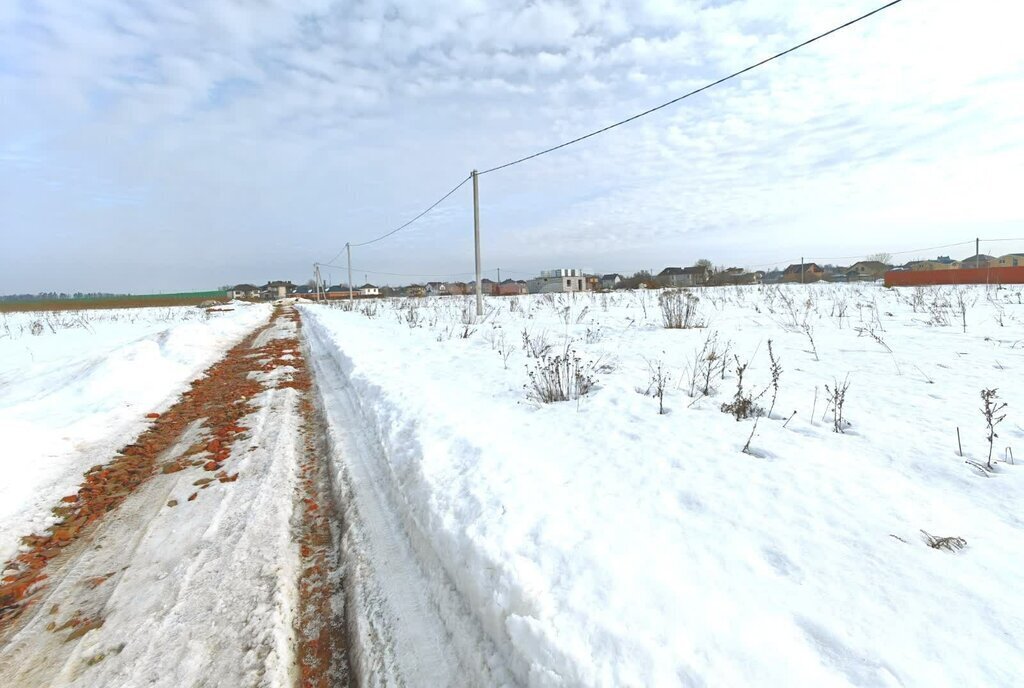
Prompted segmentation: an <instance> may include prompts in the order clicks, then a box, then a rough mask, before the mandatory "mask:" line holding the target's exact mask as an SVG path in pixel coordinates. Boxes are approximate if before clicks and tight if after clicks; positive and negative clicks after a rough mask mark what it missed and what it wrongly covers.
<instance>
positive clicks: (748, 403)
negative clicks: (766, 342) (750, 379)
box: [721, 356, 764, 421]
mask: <svg viewBox="0 0 1024 688" xmlns="http://www.w3.org/2000/svg"><path fill="white" fill-rule="evenodd" d="M733 358H734V359H735V360H736V393H735V394H734V395H733V398H732V401H729V402H726V403H724V404H722V406H721V409H722V412H723V413H729V414H732V416H733V417H734V418H735V419H736V420H737V421H740V420H743V419H744V418H753V417H756V416H760V415H762V414H763V413H764V409H762V408H761V407H760V406H758V405H757V404H755V403H754V398H753V397H752V396H751V395H750V393H749V392H748V393H745V392H744V391H743V374H744V373H745V372H746V371H747V367H748V366H749V365H750V363H749V362H747V363H740V357H739V356H734V357H733Z"/></svg>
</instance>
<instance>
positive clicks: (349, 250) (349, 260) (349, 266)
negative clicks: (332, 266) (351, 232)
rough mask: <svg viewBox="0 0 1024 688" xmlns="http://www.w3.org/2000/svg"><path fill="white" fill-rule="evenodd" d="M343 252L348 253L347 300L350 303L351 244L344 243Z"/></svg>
mask: <svg viewBox="0 0 1024 688" xmlns="http://www.w3.org/2000/svg"><path fill="white" fill-rule="evenodd" d="M345 253H347V254H348V302H349V304H351V303H352V298H353V296H352V246H351V245H349V244H345Z"/></svg>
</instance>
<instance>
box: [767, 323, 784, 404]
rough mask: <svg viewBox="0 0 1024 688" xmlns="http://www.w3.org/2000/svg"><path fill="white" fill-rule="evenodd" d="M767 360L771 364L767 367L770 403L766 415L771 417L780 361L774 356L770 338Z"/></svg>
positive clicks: (779, 374)
mask: <svg viewBox="0 0 1024 688" xmlns="http://www.w3.org/2000/svg"><path fill="white" fill-rule="evenodd" d="M768 360H769V361H771V366H770V367H769V368H768V370H769V372H771V375H772V403H771V405H770V406H769V407H768V417H769V418H771V417H772V411H774V410H775V401H776V400H777V399H778V398H779V378H781V377H782V363H781V361H779V359H777V358H775V351H774V350H773V349H772V340H770V339H769V340H768Z"/></svg>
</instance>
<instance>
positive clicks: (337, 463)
mask: <svg viewBox="0 0 1024 688" xmlns="http://www.w3.org/2000/svg"><path fill="white" fill-rule="evenodd" d="M305 334H306V342H307V346H308V354H307V357H308V359H309V362H310V365H311V367H312V369H313V372H314V379H315V383H316V389H317V392H318V396H319V401H320V404H321V412H322V413H323V414H324V417H325V419H326V422H327V431H328V446H329V450H330V456H331V459H332V461H333V462H334V470H335V471H336V477H335V480H334V484H335V485H336V494H335V498H336V499H337V500H338V507H339V509H340V510H341V511H342V513H343V518H342V521H343V523H344V524H345V529H346V530H345V536H344V540H343V547H344V550H343V558H344V560H345V562H346V563H345V574H346V575H345V587H346V599H347V601H348V603H349V605H350V608H349V614H348V618H349V642H350V643H351V646H350V662H351V664H352V669H353V672H354V674H355V676H356V677H357V679H358V683H359V685H368V686H403V685H404V686H431V687H435V686H437V687H441V686H501V685H511V684H513V682H512V679H511V677H510V675H509V672H508V670H507V669H506V667H505V665H504V661H503V659H502V658H501V656H500V654H499V653H498V651H497V648H496V647H495V646H494V644H493V643H492V642H491V641H490V639H489V638H488V637H487V636H486V634H485V633H484V632H483V630H482V629H481V628H480V626H479V624H478V623H477V622H476V620H475V618H474V617H473V615H472V614H471V613H470V611H469V610H468V609H467V608H466V606H465V603H464V601H463V600H462V598H461V597H460V596H459V593H458V592H457V591H456V589H455V587H454V585H453V584H452V581H451V580H450V579H449V578H448V576H447V574H446V573H445V570H444V567H443V566H441V564H440V562H439V561H438V560H437V557H436V555H434V554H433V551H432V550H431V549H430V546H429V543H428V541H427V539H426V538H425V537H424V533H423V530H422V528H423V526H422V525H421V524H419V523H416V522H414V521H411V520H403V518H402V517H401V516H402V515H403V514H408V509H407V508H403V507H402V506H401V505H400V504H399V503H398V500H401V499H402V497H401V495H400V491H399V490H397V489H396V487H397V485H396V480H397V478H396V476H395V475H394V474H393V473H391V472H390V469H389V468H388V463H387V461H386V460H385V458H384V456H383V454H382V449H381V446H380V444H379V443H378V442H377V440H376V439H375V438H374V437H373V435H372V433H371V432H370V431H369V430H368V426H369V423H368V421H367V419H366V418H365V417H364V416H363V414H362V411H361V409H360V406H359V402H358V399H357V397H356V395H355V394H354V391H353V389H352V386H351V384H350V383H349V382H348V379H347V376H346V373H345V372H344V364H343V361H344V360H345V359H344V355H343V354H342V353H341V352H340V351H338V350H337V349H336V348H335V346H334V345H333V344H332V343H331V341H330V340H329V339H327V338H325V337H324V336H323V334H322V330H320V329H319V328H318V327H317V326H316V324H315V322H310V321H309V320H307V322H306V326H305Z"/></svg>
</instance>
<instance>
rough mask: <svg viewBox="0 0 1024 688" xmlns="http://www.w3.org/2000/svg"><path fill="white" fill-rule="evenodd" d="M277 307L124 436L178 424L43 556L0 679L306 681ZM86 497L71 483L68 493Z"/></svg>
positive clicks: (290, 431) (296, 375)
mask: <svg viewBox="0 0 1024 688" xmlns="http://www.w3.org/2000/svg"><path fill="white" fill-rule="evenodd" d="M288 315H289V314H288V313H287V312H285V313H282V314H280V315H279V316H278V317H277V318H276V319H275V320H274V322H273V323H272V324H271V325H270V326H268V327H265V328H263V329H262V330H260V331H259V332H258V333H257V334H256V335H254V336H252V337H250V338H249V339H248V340H247V341H246V342H243V344H241V345H239V346H238V347H236V348H235V349H233V350H232V351H231V352H229V353H228V355H227V357H226V358H225V359H224V360H223V361H221V362H220V363H218V364H217V365H216V366H215V367H214V368H212V369H211V370H210V371H208V374H207V376H206V377H205V378H204V381H200V382H199V383H197V384H196V385H194V386H193V389H192V391H191V392H190V393H189V394H188V395H186V397H185V398H184V399H183V400H182V401H181V402H179V404H178V405H176V406H175V407H173V408H172V409H170V410H169V411H168V412H166V413H165V414H164V416H163V417H162V418H161V419H160V420H159V421H157V423H156V426H157V427H156V428H155V429H154V430H153V431H151V432H150V434H147V435H143V436H142V437H141V438H140V439H139V440H138V441H137V444H138V445H139V446H143V445H144V446H150V445H151V444H153V441H152V438H151V435H153V434H155V433H158V432H159V428H160V426H161V424H164V425H166V426H167V427H170V428H171V429H176V428H177V427H178V424H179V421H181V419H184V418H186V417H188V418H189V422H187V423H185V427H184V430H183V432H181V433H180V434H178V436H177V438H176V441H174V442H173V444H171V446H169V447H168V448H167V449H166V450H164V451H161V452H160V453H159V455H158V456H156V457H154V459H155V466H157V467H163V469H162V470H158V471H156V472H155V473H154V474H153V475H152V476H151V477H149V478H148V479H147V480H145V481H144V482H142V483H141V484H140V485H139V486H138V487H137V488H135V489H134V490H133V491H131V493H130V494H128V495H127V496H125V497H123V501H121V502H120V503H119V506H117V508H116V509H115V510H113V511H111V512H110V513H109V514H107V515H106V516H105V517H103V518H101V519H99V520H98V521H97V522H96V524H95V525H94V526H92V527H91V528H89V527H86V528H83V529H82V530H81V533H82V535H81V536H80V537H78V538H76V539H74V540H73V541H72V542H71V543H70V544H67V545H66V546H64V547H63V548H62V549H61V550H60V551H59V554H57V556H55V557H52V558H48V559H49V560H48V562H47V565H46V566H45V568H43V569H42V571H43V573H44V574H45V579H43V582H42V585H41V586H40V587H39V588H38V591H37V592H36V593H35V594H34V595H31V594H30V596H29V598H28V599H27V600H26V601H27V602H28V607H27V608H26V609H25V611H24V613H23V614H21V616H20V618H18V617H15V620H14V623H13V624H12V625H11V626H10V627H8V628H6V629H4V630H3V632H0V685H5V686H26V687H28V686H98V685H112V686H113V685H116V686H143V685H146V686H199V685H218V686H286V685H292V684H295V683H296V682H297V679H298V677H299V675H300V673H301V674H302V677H303V680H304V681H305V679H306V676H305V674H304V673H303V672H301V671H300V668H299V667H298V666H297V663H296V656H298V655H300V654H302V648H304V647H305V646H306V645H307V642H306V639H305V635H306V630H307V629H305V628H304V627H303V622H302V619H301V618H300V616H301V615H300V614H299V613H298V612H297V609H298V608H299V607H300V605H301V603H302V600H300V599H299V584H300V580H301V581H303V585H304V586H305V585H306V582H307V579H308V578H309V576H308V569H307V568H306V567H305V561H304V558H305V557H307V556H310V555H311V549H310V547H309V546H306V545H305V544H304V547H303V551H302V553H300V551H299V545H298V542H303V543H305V542H306V539H305V538H304V524H303V514H302V513H301V512H299V511H298V510H297V509H295V506H296V504H298V503H302V500H303V499H308V498H307V497H306V496H305V495H304V494H303V493H302V491H301V489H300V483H299V471H300V467H304V466H306V465H308V462H304V459H308V457H304V456H303V452H304V450H305V449H306V448H307V445H306V444H305V443H304V440H306V439H307V438H305V437H304V432H305V430H306V429H307V428H306V427H304V423H305V422H306V419H305V418H304V414H303V409H302V405H301V404H300V401H301V399H302V397H303V395H304V394H305V391H304V389H303V384H302V381H301V375H302V370H301V353H300V351H299V346H298V339H297V337H298V323H297V322H296V320H295V319H293V318H291V317H288ZM197 385H198V386H197ZM189 414H191V416H197V415H199V414H204V415H203V416H202V417H196V418H194V419H191V416H190V415H189ZM120 470H121V469H116V468H115V469H113V470H111V471H109V472H110V473H112V474H116V473H117V472H118V471H120ZM101 472H107V471H101ZM112 489H114V490H121V489H125V488H123V486H122V485H121V484H120V483H113V488H112ZM118 496H119V495H118ZM88 497H89V494H88V493H84V492H81V491H80V497H79V502H80V503H83V504H84V502H86V501H87V499H88ZM83 508H84V507H83ZM313 544H315V543H313ZM324 544H325V545H326V546H328V547H329V546H330V542H329V541H328V542H326V543H324ZM314 584H315V582H314ZM304 590H305V587H304ZM326 623H328V619H322V618H321V619H317V626H318V628H319V627H322V626H324V625H325V624H326ZM307 654H308V653H307ZM302 656H306V654H303V655H302ZM342 674H343V671H342ZM337 677H338V674H337V673H336V674H334V675H333V678H334V679H337ZM332 683H333V684H335V685H336V684H338V681H337V680H333V681H332ZM308 685H326V683H324V682H323V681H320V682H317V681H311V682H309V683H308Z"/></svg>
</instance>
